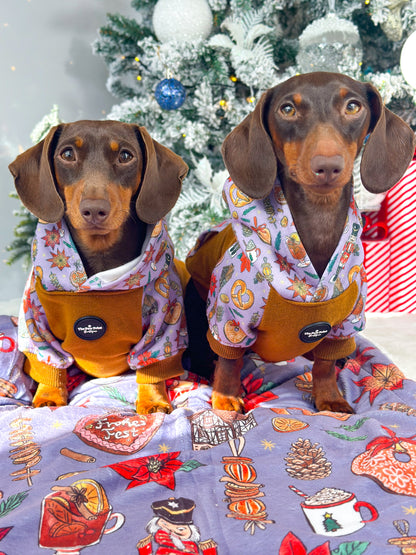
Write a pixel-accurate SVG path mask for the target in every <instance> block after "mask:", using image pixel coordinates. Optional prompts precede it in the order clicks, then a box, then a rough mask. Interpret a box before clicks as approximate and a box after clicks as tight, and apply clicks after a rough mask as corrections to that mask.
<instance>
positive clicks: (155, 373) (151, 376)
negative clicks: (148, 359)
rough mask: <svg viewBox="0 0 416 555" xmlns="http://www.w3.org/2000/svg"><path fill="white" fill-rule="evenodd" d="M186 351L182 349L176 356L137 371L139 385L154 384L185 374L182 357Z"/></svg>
mask: <svg viewBox="0 0 416 555" xmlns="http://www.w3.org/2000/svg"><path fill="white" fill-rule="evenodd" d="M184 350H185V349H182V350H181V351H179V352H178V353H176V354H175V355H172V356H171V357H169V358H165V359H163V360H158V361H157V362H154V363H153V364H149V365H148V366H142V367H140V368H137V369H136V382H137V383H138V384H154V383H159V382H163V381H164V380H168V379H169V378H176V376H180V375H181V374H183V372H184V368H183V366H182V355H183V353H184Z"/></svg>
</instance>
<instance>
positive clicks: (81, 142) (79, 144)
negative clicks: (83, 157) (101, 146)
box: [75, 137, 84, 148]
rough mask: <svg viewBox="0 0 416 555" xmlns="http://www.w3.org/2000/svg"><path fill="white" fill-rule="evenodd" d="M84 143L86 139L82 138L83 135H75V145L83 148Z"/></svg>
mask: <svg viewBox="0 0 416 555" xmlns="http://www.w3.org/2000/svg"><path fill="white" fill-rule="evenodd" d="M83 144H84V141H83V139H81V137H75V146H76V147H77V148H81V147H82V145H83Z"/></svg>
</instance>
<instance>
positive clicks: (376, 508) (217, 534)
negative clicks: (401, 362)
mask: <svg viewBox="0 0 416 555" xmlns="http://www.w3.org/2000/svg"><path fill="white" fill-rule="evenodd" d="M15 342H16V329H15V328H14V327H13V325H12V324H11V320H10V318H8V317H0V392H1V393H0V394H1V397H0V424H1V430H2V434H1V438H0V453H1V459H0V460H1V468H2V473H1V478H0V481H1V486H0V490H1V492H0V496H1V498H0V499H1V500H0V517H2V518H1V522H0V525H1V526H0V552H1V553H4V554H7V555H20V554H22V553H30V554H36V553H48V552H49V553H56V554H76V553H80V552H83V553H84V551H85V555H87V554H89V553H90V554H91V555H93V554H94V553H96V554H103V553H117V554H120V555H129V554H134V553H135V554H137V553H138V554H140V555H144V554H160V555H162V554H168V553H169V554H176V553H194V554H202V553H203V554H205V555H211V554H222V555H253V554H256V553H265V554H272V553H276V554H279V555H288V554H296V555H304V554H305V555H306V554H310V555H312V554H313V555H318V554H319V555H329V554H333V555H347V554H348V555H353V554H354V555H358V554H362V553H365V554H366V555H372V554H377V555H380V554H389V553H391V554H392V555H395V554H399V553H416V383H415V382H414V381H412V380H409V379H406V377H405V376H404V375H403V373H402V372H401V371H400V370H399V369H398V368H397V366H396V365H395V364H394V363H392V362H391V361H390V360H389V359H388V358H387V357H386V356H385V355H384V354H383V353H382V352H381V351H380V350H379V349H378V348H376V347H375V346H374V345H373V344H372V343H370V342H369V341H368V340H366V339H365V338H363V337H362V336H358V339H357V350H356V352H355V353H354V354H353V355H352V356H351V357H350V358H349V359H348V360H347V362H346V363H345V365H344V367H343V369H342V370H341V369H340V370H339V375H338V380H339V384H340V388H341V389H342V391H343V393H344V395H345V397H346V399H347V400H348V402H349V403H350V404H351V405H352V406H353V407H354V408H355V410H356V414H354V415H345V414H334V413H328V412H316V410H315V408H314V406H313V404H312V402H311V398H310V392H311V363H310V362H309V361H308V360H307V359H305V358H303V357H298V358H296V359H295V360H291V361H288V362H285V363H279V364H265V363H263V362H262V361H261V360H260V359H258V358H256V357H255V356H254V355H253V354H249V355H247V356H246V359H245V365H244V370H243V381H242V383H243V388H244V396H245V409H246V412H245V414H244V415H239V414H236V413H231V412H222V411H213V410H212V408H211V405H210V395H211V388H210V387H209V385H208V384H207V383H205V382H204V381H203V380H201V379H198V378H196V377H195V376H193V375H190V374H185V375H183V376H181V377H180V378H178V379H177V380H169V382H168V388H169V395H170V398H171V401H172V403H173V406H174V409H175V410H174V411H173V412H172V413H171V414H169V415H164V414H161V413H156V414H152V415H148V416H140V415H137V414H136V413H135V412H134V402H135V394H136V383H135V374H134V373H133V372H132V373H130V374H124V375H122V376H118V377H116V378H106V379H87V378H86V377H85V376H84V375H82V374H80V373H79V372H77V371H71V372H70V389H71V394H70V404H69V405H68V406H66V407H60V408H48V407H45V408H38V409H33V408H31V406H30V399H31V394H32V393H31V391H32V390H33V383H32V382H31V380H30V379H29V378H28V377H27V376H26V375H25V374H23V372H22V356H21V355H20V354H19V353H18V352H17V350H16V348H15Z"/></svg>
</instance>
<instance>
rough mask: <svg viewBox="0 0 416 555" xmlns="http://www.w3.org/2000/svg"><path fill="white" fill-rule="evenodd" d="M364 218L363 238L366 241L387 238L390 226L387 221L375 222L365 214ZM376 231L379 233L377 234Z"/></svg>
mask: <svg viewBox="0 0 416 555" xmlns="http://www.w3.org/2000/svg"><path fill="white" fill-rule="evenodd" d="M362 218H363V234H362V239H363V240H364V241H371V240H377V241H382V240H383V239H387V236H388V234H389V228H388V227H387V224H386V223H385V222H375V223H371V219H370V218H369V217H368V216H366V215H365V214H363V215H362ZM375 231H377V233H376V234H375Z"/></svg>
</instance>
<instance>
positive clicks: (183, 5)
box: [153, 0, 212, 42]
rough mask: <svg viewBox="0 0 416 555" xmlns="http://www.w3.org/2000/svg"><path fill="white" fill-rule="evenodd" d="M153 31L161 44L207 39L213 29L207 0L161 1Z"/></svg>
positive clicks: (158, 4)
mask: <svg viewBox="0 0 416 555" xmlns="http://www.w3.org/2000/svg"><path fill="white" fill-rule="evenodd" d="M153 29H154V32H155V35H156V36H157V38H158V40H159V41H160V42H169V41H171V40H176V41H179V42H184V41H187V40H195V39H206V38H207V37H208V35H209V34H210V32H211V29H212V13H211V8H210V7H209V5H208V2H207V1H206V0H159V1H158V2H157V3H156V6H155V9H154V11H153Z"/></svg>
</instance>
